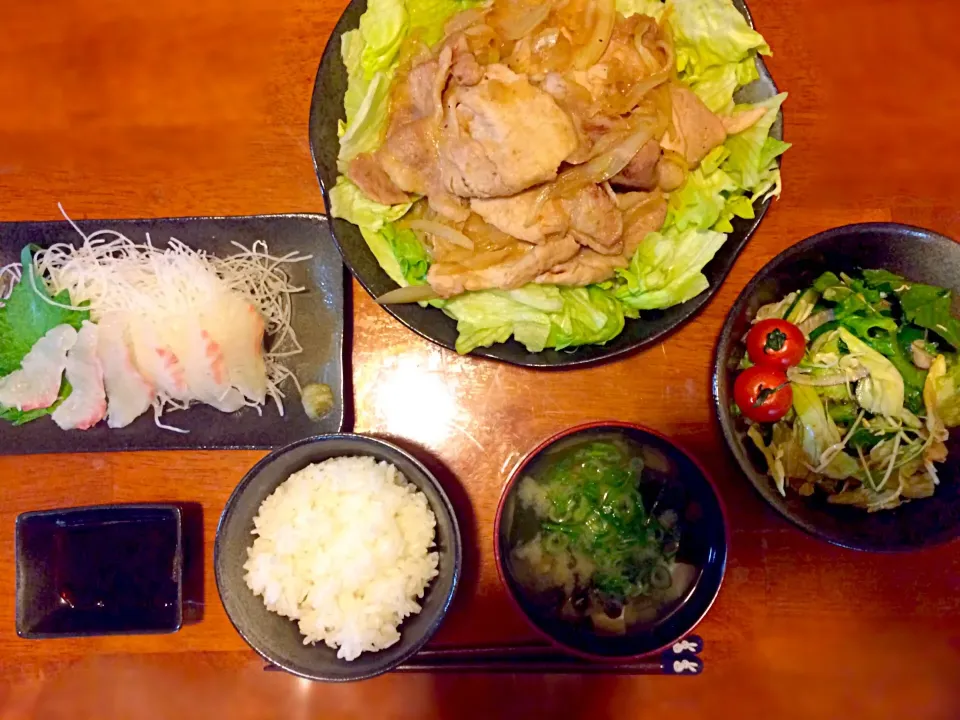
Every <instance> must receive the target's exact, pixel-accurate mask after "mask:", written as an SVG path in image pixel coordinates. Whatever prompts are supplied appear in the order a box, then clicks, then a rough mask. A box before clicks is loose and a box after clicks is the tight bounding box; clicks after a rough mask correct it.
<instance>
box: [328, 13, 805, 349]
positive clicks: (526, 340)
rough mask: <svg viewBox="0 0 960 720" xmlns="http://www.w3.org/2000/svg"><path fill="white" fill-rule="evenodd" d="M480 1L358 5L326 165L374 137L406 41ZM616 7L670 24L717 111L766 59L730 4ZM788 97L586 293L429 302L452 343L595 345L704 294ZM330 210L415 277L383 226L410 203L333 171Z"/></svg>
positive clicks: (717, 155) (703, 169)
mask: <svg viewBox="0 0 960 720" xmlns="http://www.w3.org/2000/svg"><path fill="white" fill-rule="evenodd" d="M480 4H482V3H481V0H370V2H369V3H368V6H367V11H366V12H365V13H364V14H363V16H362V17H361V19H360V27H359V28H358V29H356V30H353V31H351V32H348V33H345V34H344V35H343V38H342V41H341V42H342V44H341V55H342V58H343V62H344V65H345V67H346V69H347V75H348V82H347V91H346V94H345V96H344V108H345V111H346V120H345V121H341V123H340V125H339V128H338V133H339V136H340V153H339V156H338V166H339V169H340V172H341V173H344V171H345V169H346V164H347V162H348V161H349V160H350V159H351V158H353V157H354V156H355V155H357V154H358V153H361V152H370V151H373V150H376V149H377V147H379V145H380V143H381V142H382V139H383V135H384V132H385V125H386V122H387V119H388V113H387V112H384V108H385V107H386V106H387V102H388V97H389V91H390V87H391V84H392V82H393V79H394V75H395V73H396V70H397V67H398V66H399V64H400V60H401V58H402V57H403V53H404V47H405V44H406V41H407V40H408V38H411V37H417V38H419V39H420V40H422V41H425V42H427V43H428V44H431V43H435V42H437V41H438V40H440V39H441V38H442V35H443V26H444V24H445V23H446V22H447V20H449V19H450V18H451V17H452V16H453V15H454V14H456V13H458V12H461V11H463V10H467V9H469V8H471V7H475V6H477V5H480ZM617 10H618V11H619V12H621V13H623V14H624V15H632V14H635V13H643V14H646V15H650V16H653V17H656V18H658V19H663V20H664V21H665V22H667V23H668V24H669V26H670V28H671V30H672V32H673V35H674V42H675V46H676V53H677V68H678V71H679V77H680V80H681V81H682V82H684V83H685V84H687V85H688V86H689V87H690V88H691V89H692V90H693V91H694V92H695V93H697V95H698V96H700V98H701V99H702V100H703V101H704V103H706V105H707V106H708V107H710V109H711V110H713V111H715V112H719V113H729V112H731V111H733V110H735V109H737V110H739V109H744V108H745V107H747V106H742V107H737V106H736V105H735V102H734V99H733V95H734V93H735V92H736V91H737V90H738V89H740V88H741V87H743V86H745V85H747V84H749V83H750V82H752V81H753V80H755V79H757V78H758V77H759V74H758V71H757V61H756V56H757V55H758V54H761V55H769V54H770V48H769V47H768V46H767V44H766V42H765V41H764V39H763V37H762V36H761V35H760V34H759V33H757V32H756V31H754V30H753V29H752V28H751V27H750V26H749V25H748V24H747V22H746V20H744V18H743V16H742V15H741V14H740V12H739V11H738V10H737V9H736V7H734V5H733V3H732V2H731V1H730V0H666V2H663V1H662V0H617ZM785 99H786V94H785V93H784V94H781V95H778V96H776V97H773V98H770V99H768V100H765V101H764V102H763V103H761V105H763V106H764V107H766V108H767V110H768V112H767V114H766V115H765V116H764V117H763V119H762V120H761V121H759V122H758V123H757V124H756V125H754V126H753V127H751V128H750V129H749V130H746V131H745V132H742V133H740V134H739V135H733V136H731V137H729V138H728V139H727V140H726V142H725V143H724V145H722V146H721V147H719V148H717V149H715V150H714V151H713V152H712V153H711V154H710V155H709V156H708V157H707V158H706V159H705V160H704V161H703V163H702V164H701V165H700V167H699V168H697V170H696V171H694V172H692V173H690V175H689V177H688V179H687V181H686V183H685V184H684V186H683V187H681V188H680V189H679V190H678V191H676V192H674V193H673V194H672V196H671V198H670V203H669V210H668V215H667V220H666V222H665V223H664V226H663V228H661V230H660V232H658V233H652V234H651V235H649V236H648V237H647V238H646V239H645V240H644V242H643V243H642V244H641V246H640V247H639V248H638V249H637V251H636V254H635V255H634V257H633V259H632V261H631V263H630V265H629V266H628V267H627V268H625V269H623V270H619V271H618V273H617V277H616V278H615V279H614V280H612V281H608V282H606V283H603V284H602V285H594V286H590V287H588V288H560V287H555V286H544V285H535V284H530V285H527V286H526V287H523V288H521V289H519V290H512V291H498V290H486V291H482V292H472V293H467V294H464V295H462V296H459V297H456V298H453V299H450V300H447V301H435V302H434V303H432V304H433V305H434V306H435V307H438V308H440V309H442V310H443V312H445V313H446V314H447V315H449V316H450V317H452V318H453V319H455V320H456V321H457V329H458V332H459V336H458V339H457V344H456V347H457V351H458V352H460V353H468V352H470V351H471V350H474V349H475V348H478V347H489V346H490V345H492V344H494V343H499V342H506V341H507V340H508V339H510V337H511V336H512V337H513V338H515V339H516V340H517V341H518V342H520V343H522V344H523V345H525V346H526V348H527V349H528V350H529V351H530V352H540V351H541V350H543V349H545V348H555V349H563V348H569V347H574V346H577V345H585V344H603V343H606V342H608V341H610V340H612V339H613V338H615V337H616V336H617V335H619V334H620V332H622V330H623V327H624V322H625V318H636V317H638V315H639V312H641V311H643V310H652V309H663V308H668V307H671V306H673V305H677V304H679V303H683V302H686V301H688V300H690V299H692V298H694V297H696V296H697V295H699V294H700V293H701V292H703V291H704V290H706V289H707V287H708V282H707V279H706V277H705V276H704V274H703V272H702V271H703V268H704V266H705V265H706V264H707V263H708V262H710V260H711V259H712V258H713V257H714V255H715V254H716V252H717V251H718V250H719V249H720V247H721V246H722V245H723V243H724V241H725V240H726V233H729V232H731V231H732V229H733V227H732V224H731V221H732V220H733V218H734V217H740V218H753V217H754V210H753V204H754V202H755V201H756V200H758V199H762V198H766V197H769V196H778V195H779V194H780V188H781V182H780V170H779V164H778V161H777V158H778V157H779V156H780V155H782V154H783V153H784V152H785V151H786V150H787V149H788V148H789V147H790V145H789V143H785V142H782V141H780V140H777V139H776V138H773V137H770V128H771V127H772V125H773V122H774V120H775V119H776V117H777V113H778V111H779V109H780V106H781V105H782V103H783V101H784V100H785ZM330 201H331V207H330V212H331V213H332V214H333V215H334V216H336V217H340V218H344V219H346V220H348V221H350V222H352V223H354V224H355V225H357V226H358V227H359V228H360V230H361V232H362V234H363V237H364V239H365V240H366V242H367V244H368V245H369V246H370V249H371V251H372V252H373V254H374V256H375V257H376V258H377V261H378V262H379V263H380V266H381V267H382V268H383V269H384V271H385V272H386V273H387V274H388V275H389V276H390V278H391V279H393V280H394V281H395V282H396V283H398V284H399V285H401V286H405V285H417V284H423V283H425V282H426V281H425V276H426V272H427V269H428V268H429V264H430V258H429V256H428V254H427V253H426V251H425V250H424V248H423V247H422V245H421V244H420V242H419V240H418V239H417V237H416V235H414V233H412V232H410V231H409V230H404V231H401V230H397V229H396V228H395V227H394V226H393V223H394V221H396V220H398V219H399V218H400V217H402V216H403V215H404V214H405V213H406V212H407V211H408V210H409V209H410V205H409V204H403V205H396V206H386V205H381V204H379V203H376V202H373V201H372V200H370V199H369V198H367V197H366V196H364V194H363V193H362V192H360V190H359V189H358V188H357V187H356V186H355V185H354V184H353V183H352V182H350V180H348V179H347V178H346V177H345V176H343V175H341V177H340V178H339V180H338V182H337V185H336V187H334V188H333V189H332V190H331V192H330Z"/></svg>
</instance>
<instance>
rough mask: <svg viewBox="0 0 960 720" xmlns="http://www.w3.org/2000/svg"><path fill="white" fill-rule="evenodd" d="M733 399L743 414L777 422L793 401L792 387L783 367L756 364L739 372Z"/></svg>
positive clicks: (751, 417)
mask: <svg viewBox="0 0 960 720" xmlns="http://www.w3.org/2000/svg"><path fill="white" fill-rule="evenodd" d="M733 399H734V401H735V402H736V403H737V406H738V407H739V408H740V412H742V413H743V415H744V417H746V418H749V419H750V420H753V421H754V422H776V421H777V420H779V419H780V418H782V417H783V416H784V415H786V414H787V411H788V410H789V409H790V406H791V405H793V389H792V388H791V387H790V381H789V380H787V375H786V373H785V372H783V370H777V369H776V368H771V367H764V366H763V365H754V366H753V367H751V368H747V369H746V370H744V371H743V372H742V373H740V374H739V375H737V379H736V380H735V381H734V382H733Z"/></svg>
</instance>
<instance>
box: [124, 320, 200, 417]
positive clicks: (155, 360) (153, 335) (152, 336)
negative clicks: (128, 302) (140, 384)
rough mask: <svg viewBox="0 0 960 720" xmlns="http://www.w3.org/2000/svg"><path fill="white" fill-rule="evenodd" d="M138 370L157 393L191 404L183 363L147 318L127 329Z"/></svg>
mask: <svg viewBox="0 0 960 720" xmlns="http://www.w3.org/2000/svg"><path fill="white" fill-rule="evenodd" d="M128 330H129V333H130V341H131V345H132V347H133V360H134V363H135V364H136V367H137V370H139V371H140V374H141V375H142V376H143V377H144V379H146V381H147V382H148V383H150V384H151V385H152V386H153V387H154V388H156V390H157V392H159V393H163V394H165V395H166V396H167V397H170V398H173V399H175V400H189V399H190V389H189V387H188V386H187V375H186V371H185V370H184V367H183V363H182V362H181V360H180V357H179V356H178V355H177V353H176V351H175V350H174V349H173V348H172V347H170V344H169V343H168V342H167V341H166V339H165V338H164V337H163V335H162V334H161V333H160V332H159V331H158V329H157V328H155V327H154V324H153V323H152V322H150V321H149V320H147V319H145V318H139V319H138V320H137V322H136V323H131V324H130V325H129V326H128Z"/></svg>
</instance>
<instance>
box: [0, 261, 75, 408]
mask: <svg viewBox="0 0 960 720" xmlns="http://www.w3.org/2000/svg"><path fill="white" fill-rule="evenodd" d="M20 261H21V263H22V264H23V278H22V279H21V281H20V282H19V283H18V284H17V286H16V287H15V288H14V289H13V292H11V293H10V297H9V298H7V300H6V302H5V303H4V306H3V307H2V308H0V377H3V376H5V375H9V374H10V373H12V372H14V371H15V370H18V369H19V368H20V363H22V362H23V358H24V357H25V356H26V354H27V353H28V352H30V349H31V348H32V347H33V346H34V344H35V343H36V342H37V340H39V339H40V338H42V337H43V336H44V335H46V334H47V333H48V332H49V331H50V330H53V328H55V327H57V326H58V325H70V326H72V327H74V328H76V329H77V330H79V329H80V327H81V325H82V324H83V321H84V320H88V319H89V318H90V313H89V312H86V311H78V310H65V309H64V308H60V307H57V306H56V305H51V304H50V303H49V302H47V300H45V299H44V298H47V299H52V300H54V301H56V302H58V303H60V304H62V305H69V304H70V295H69V294H68V293H67V291H66V290H64V291H63V292H61V293H59V294H58V295H57V296H56V297H53V298H51V297H50V294H49V293H48V292H47V289H46V287H45V286H44V284H43V282H42V280H41V279H40V278H38V277H36V274H35V271H34V268H33V253H32V250H31V247H30V246H29V245H28V246H27V247H25V248H24V249H23V252H22V253H21V254H20ZM69 394H70V385H69V384H68V383H67V381H66V380H64V381H63V385H62V386H61V388H60V395H59V396H58V398H57V401H56V402H55V403H54V404H53V405H51V406H50V407H48V408H40V409H38V410H30V411H29V412H22V411H20V410H17V409H16V408H0V419H2V420H7V421H9V422H12V423H13V424H14V425H23V424H24V423H28V422H30V421H32V420H36V419H37V418H41V417H43V416H44V415H49V414H50V413H52V412H53V411H54V410H55V409H56V408H57V407H58V406H59V405H60V403H61V402H63V400H64V399H66V397H67V396H68V395H69Z"/></svg>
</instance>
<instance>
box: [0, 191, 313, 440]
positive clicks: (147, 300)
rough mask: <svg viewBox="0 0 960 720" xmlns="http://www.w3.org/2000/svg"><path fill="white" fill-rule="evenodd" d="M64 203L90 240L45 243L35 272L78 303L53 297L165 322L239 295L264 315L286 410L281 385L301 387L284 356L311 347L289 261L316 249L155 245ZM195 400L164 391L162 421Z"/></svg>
mask: <svg viewBox="0 0 960 720" xmlns="http://www.w3.org/2000/svg"><path fill="white" fill-rule="evenodd" d="M60 211H61V212H62V213H63V216H64V218H66V220H67V221H68V222H69V223H70V224H71V225H72V226H73V228H74V229H75V230H76V231H77V233H78V234H79V235H80V237H81V238H82V243H78V244H76V245H73V244H69V243H58V244H56V245H53V246H51V247H49V248H47V249H45V250H39V251H37V252H36V253H35V255H34V264H35V267H36V270H37V272H36V273H34V274H33V275H34V277H36V278H42V282H45V283H46V285H47V286H48V290H49V291H50V294H52V295H55V294H57V293H59V292H60V291H62V290H67V291H68V292H69V294H70V300H71V302H72V303H73V305H63V304H61V303H57V302H56V301H53V300H50V299H49V298H44V299H45V300H46V302H49V303H51V304H53V305H57V306H59V307H65V308H71V309H87V310H89V311H90V315H91V318H92V319H93V320H94V321H97V320H99V319H100V318H102V317H104V316H105V315H107V314H111V313H120V314H122V316H124V317H126V318H129V319H130V323H131V324H132V325H139V324H150V323H152V324H153V326H154V327H157V328H164V327H167V326H168V325H169V323H170V322H171V321H176V319H177V318H199V317H201V316H203V315H204V313H208V312H215V310H211V309H212V308H213V309H215V308H217V307H218V303H233V304H234V306H235V305H236V302H237V299H238V298H239V299H240V300H242V301H243V302H244V303H247V304H248V306H252V308H253V310H255V311H256V312H257V313H258V314H259V316H260V318H262V321H263V331H264V338H265V340H264V342H265V345H266V347H265V349H264V351H263V361H264V366H265V369H266V395H267V396H268V397H270V398H273V400H274V402H276V404H277V408H278V410H279V411H280V414H281V415H282V414H283V401H282V399H283V397H284V393H283V391H282V390H281V389H280V385H281V384H282V383H283V382H285V381H286V380H288V379H289V380H291V381H292V382H293V383H294V385H296V386H297V388H298V390H299V383H298V382H297V378H296V376H295V375H294V373H293V372H292V371H291V370H290V369H289V368H287V367H285V366H284V364H283V360H284V359H285V358H289V357H293V356H295V355H297V354H299V353H301V352H302V351H303V349H302V347H301V345H300V343H299V342H298V340H297V336H296V333H295V332H294V330H293V328H292V327H291V314H292V303H291V294H292V293H296V292H301V291H303V290H304V288H302V287H298V286H295V285H294V284H293V283H292V282H291V281H290V278H289V276H288V275H287V272H286V271H285V268H286V267H288V266H289V265H290V264H292V263H298V262H304V261H306V260H309V259H310V256H306V255H301V254H299V253H296V252H291V253H287V254H286V255H283V256H279V257H278V256H274V255H271V254H270V252H269V250H268V248H267V245H266V243H264V242H262V241H259V240H258V241H256V242H254V243H253V245H252V246H251V247H249V248H248V247H245V246H243V245H241V244H240V243H236V242H234V243H233V245H234V246H235V247H236V248H237V250H238V252H236V253H235V254H233V255H230V256H228V257H225V258H218V257H215V256H213V255H210V254H209V253H206V252H205V251H202V250H194V249H193V248H191V247H189V246H188V245H186V244H184V243H182V242H180V241H179V240H177V239H176V238H170V239H169V241H168V242H167V246H166V247H164V248H161V247H156V246H154V244H153V242H152V241H151V239H150V234H149V233H147V234H146V239H145V242H142V243H138V242H135V241H133V240H131V239H130V238H128V237H127V236H125V235H123V234H122V233H119V232H116V231H114V230H110V229H102V230H97V231H96V232H92V233H84V232H83V231H82V230H81V229H80V228H79V227H78V226H77V224H76V223H74V222H73V220H71V219H70V217H68V216H67V214H66V212H64V210H63V207H62V206H61V207H60ZM5 270H6V269H5ZM190 402H191V400H184V399H183V398H179V399H178V398H174V397H171V396H170V395H168V394H166V393H164V392H158V398H157V400H156V402H155V403H154V414H155V419H156V422H157V425H159V426H161V427H165V428H167V429H175V428H170V427H169V426H164V425H161V424H160V420H159V418H160V416H161V415H163V413H164V412H166V411H168V410H175V409H184V408H186V407H188V406H189V405H190ZM244 404H246V405H249V406H252V407H256V408H257V409H258V411H259V410H260V403H259V402H257V401H255V400H251V399H250V398H249V397H245V402H244Z"/></svg>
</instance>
